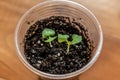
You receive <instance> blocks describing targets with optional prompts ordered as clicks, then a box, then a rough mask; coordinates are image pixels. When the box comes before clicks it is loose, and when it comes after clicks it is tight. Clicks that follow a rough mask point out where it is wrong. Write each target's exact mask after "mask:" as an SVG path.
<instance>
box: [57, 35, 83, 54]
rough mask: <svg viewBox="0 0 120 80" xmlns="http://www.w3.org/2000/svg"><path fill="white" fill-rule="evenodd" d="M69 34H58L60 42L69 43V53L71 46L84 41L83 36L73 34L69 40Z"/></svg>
mask: <svg viewBox="0 0 120 80" xmlns="http://www.w3.org/2000/svg"><path fill="white" fill-rule="evenodd" d="M68 38H69V35H66V34H58V42H59V43H62V42H66V43H67V53H69V50H70V46H71V45H74V44H78V43H80V42H81V41H82V36H80V35H77V34H73V35H72V41H68Z"/></svg>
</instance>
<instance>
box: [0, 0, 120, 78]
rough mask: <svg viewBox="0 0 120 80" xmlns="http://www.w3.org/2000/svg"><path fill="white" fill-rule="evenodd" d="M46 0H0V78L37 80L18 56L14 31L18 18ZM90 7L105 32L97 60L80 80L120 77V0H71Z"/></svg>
mask: <svg viewBox="0 0 120 80" xmlns="http://www.w3.org/2000/svg"><path fill="white" fill-rule="evenodd" d="M43 1H45V0H0V80H39V76H37V75H36V74H34V73H33V72H31V71H29V70H28V69H27V68H26V67H25V66H24V65H23V64H22V63H21V62H20V60H19V59H18V57H17V55H16V54H17V52H16V50H15V46H14V31H15V28H16V24H17V22H18V20H19V19H20V17H21V16H22V15H23V14H24V13H25V12H26V11H27V10H28V9H29V8H31V7H32V6H34V5H36V4H38V3H39V2H43ZM74 1H76V2H78V3H81V4H83V5H84V6H86V7H87V8H88V9H90V10H91V11H92V12H93V13H94V14H95V15H96V17H97V18H98V20H99V21H100V23H101V25H102V29H103V33H104V44H103V49H102V52H101V55H100V57H99V59H98V60H97V62H96V63H95V64H94V65H93V66H92V67H91V68H90V69H89V70H88V71H86V72H84V73H83V74H82V75H80V76H79V80H120V0H74Z"/></svg>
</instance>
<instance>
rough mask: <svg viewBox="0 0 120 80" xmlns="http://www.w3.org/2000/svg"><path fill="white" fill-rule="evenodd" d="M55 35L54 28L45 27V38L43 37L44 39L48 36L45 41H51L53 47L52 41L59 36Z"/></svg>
mask: <svg viewBox="0 0 120 80" xmlns="http://www.w3.org/2000/svg"><path fill="white" fill-rule="evenodd" d="M54 35H55V31H54V30H52V29H48V28H46V29H44V30H43V31H42V38H43V39H44V38H48V39H47V40H44V42H49V44H50V47H52V44H51V42H52V41H53V40H54V39H56V38H57V37H56V36H54Z"/></svg>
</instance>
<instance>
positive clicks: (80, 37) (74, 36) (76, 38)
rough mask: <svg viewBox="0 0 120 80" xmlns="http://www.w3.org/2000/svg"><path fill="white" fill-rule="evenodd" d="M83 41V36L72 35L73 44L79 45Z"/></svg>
mask: <svg viewBox="0 0 120 80" xmlns="http://www.w3.org/2000/svg"><path fill="white" fill-rule="evenodd" d="M81 41H82V36H80V35H77V34H73V35H72V41H71V44H72V45H73V44H78V43H80V42H81Z"/></svg>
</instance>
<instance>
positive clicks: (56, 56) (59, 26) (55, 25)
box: [24, 16, 93, 74]
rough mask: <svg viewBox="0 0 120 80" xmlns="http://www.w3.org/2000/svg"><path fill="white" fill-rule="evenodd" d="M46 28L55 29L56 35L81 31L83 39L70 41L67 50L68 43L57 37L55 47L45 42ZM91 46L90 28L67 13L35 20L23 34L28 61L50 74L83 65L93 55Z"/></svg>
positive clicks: (64, 71)
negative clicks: (59, 40)
mask: <svg viewBox="0 0 120 80" xmlns="http://www.w3.org/2000/svg"><path fill="white" fill-rule="evenodd" d="M29 24H30V23H29ZM45 28H50V29H53V30H55V33H56V34H55V36H57V35H58V34H68V35H70V36H71V35H72V34H78V35H81V36H82V41H81V42H80V43H78V44H75V45H71V46H70V51H69V53H68V54H66V48H67V44H66V43H58V40H57V38H56V39H55V40H54V41H52V46H53V47H50V45H49V43H46V42H44V40H43V38H42V31H43V30H44V29H45ZM69 40H71V39H69ZM92 50H93V42H92V40H90V39H89V36H88V30H87V29H86V28H85V27H84V26H83V25H82V24H80V23H79V22H77V21H76V20H75V19H73V18H70V17H65V16H51V17H49V18H46V19H42V20H38V21H36V22H35V23H34V24H32V25H31V26H30V28H29V29H28V31H27V33H26V35H25V38H24V53H25V56H26V59H27V60H28V62H29V63H30V64H31V65H32V66H33V67H35V68H37V69H38V70H40V71H43V72H46V73H50V74H65V73H70V72H73V71H76V70H78V69H80V68H82V67H84V66H85V65H86V64H87V63H88V62H89V60H90V59H91V53H92Z"/></svg>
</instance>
